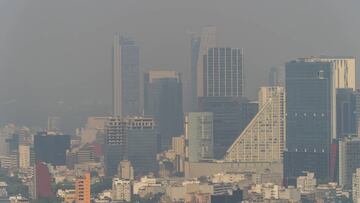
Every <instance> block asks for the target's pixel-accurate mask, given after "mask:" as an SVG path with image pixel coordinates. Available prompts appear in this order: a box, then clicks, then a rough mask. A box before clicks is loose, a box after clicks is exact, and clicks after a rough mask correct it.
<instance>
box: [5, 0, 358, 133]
mask: <svg viewBox="0 0 360 203" xmlns="http://www.w3.org/2000/svg"><path fill="white" fill-rule="evenodd" d="M359 8H360V1H359V0H341V1H339V0H315V1H314V0H267V1H260V0H234V1H230V0H177V1H175V0H142V1H137V0H61V1H59V0H41V1H40V0H1V1H0V26H1V29H0V123H4V122H6V121H17V122H18V123H21V124H26V125H38V126H45V125H46V117H47V115H48V114H49V113H50V112H56V113H57V114H60V115H62V116H63V117H65V118H68V119H66V121H67V122H68V123H72V125H73V126H76V125H78V123H79V122H81V121H83V119H84V116H87V115H96V114H106V112H110V107H111V105H110V104H111V46H112V36H113V33H115V32H121V33H124V34H126V35H128V36H131V37H132V38H134V39H135V40H136V41H137V43H138V45H139V46H140V48H141V69H142V70H149V69H172V70H177V71H179V72H181V73H182V74H183V79H184V88H185V96H187V95H188V94H187V92H188V91H187V90H188V88H189V85H188V83H187V82H188V81H190V41H189V35H188V33H190V31H200V30H201V28H202V27H204V26H206V25H214V26H216V27H217V30H218V44H219V46H231V47H236V48H244V57H245V74H246V78H245V81H246V95H247V96H249V97H250V98H252V99H256V93H257V89H258V87H259V86H261V85H266V83H267V70H268V69H269V68H270V67H272V66H283V64H284V63H285V62H286V61H288V60H291V59H293V58H297V57H303V56H309V55H351V56H356V57H358V56H359V55H360V40H359V38H360V23H359V22H360V13H359V11H358V10H359ZM187 104H188V103H187V102H186V101H185V105H187ZM75 124H76V125H75Z"/></svg>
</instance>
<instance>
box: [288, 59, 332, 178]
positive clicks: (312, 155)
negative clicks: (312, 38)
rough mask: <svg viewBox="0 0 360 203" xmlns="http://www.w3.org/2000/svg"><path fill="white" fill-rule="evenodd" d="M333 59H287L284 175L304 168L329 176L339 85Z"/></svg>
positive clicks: (299, 172) (296, 174)
mask: <svg viewBox="0 0 360 203" xmlns="http://www.w3.org/2000/svg"><path fill="white" fill-rule="evenodd" d="M334 71H335V68H334V65H333V63H332V62H317V61H316V62H312V61H311V62H309V61H307V60H303V59H298V60H295V61H291V62H288V63H287V64H286V70H285V80H286V88H285V89H286V102H287V104H286V113H287V117H286V127H287V137H286V147H287V152H286V153H285V158H284V166H285V169H284V175H285V177H288V178H290V177H296V176H299V175H301V173H302V171H311V172H315V175H316V177H318V178H320V179H321V178H328V177H329V168H328V167H329V160H330V144H331V140H332V139H334V138H336V89H335V87H336V86H335V80H334Z"/></svg>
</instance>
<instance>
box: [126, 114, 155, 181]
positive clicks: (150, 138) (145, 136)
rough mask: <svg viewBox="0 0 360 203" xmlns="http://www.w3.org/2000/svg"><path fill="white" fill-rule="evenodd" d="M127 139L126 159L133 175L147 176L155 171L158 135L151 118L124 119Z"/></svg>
mask: <svg viewBox="0 0 360 203" xmlns="http://www.w3.org/2000/svg"><path fill="white" fill-rule="evenodd" d="M126 123H127V137H128V147H127V148H128V159H129V160H130V161H131V163H132V165H133V166H134V169H135V173H137V174H138V173H143V174H147V173H148V172H155V171H156V163H157V161H156V154H157V152H158V134H157V131H156V127H155V122H154V120H153V119H152V118H145V117H129V118H126Z"/></svg>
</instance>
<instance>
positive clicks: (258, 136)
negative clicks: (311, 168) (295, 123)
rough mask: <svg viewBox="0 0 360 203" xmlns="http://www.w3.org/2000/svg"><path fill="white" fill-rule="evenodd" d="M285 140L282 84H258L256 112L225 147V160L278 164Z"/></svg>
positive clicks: (280, 160) (283, 91)
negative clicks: (278, 85)
mask: <svg viewBox="0 0 360 203" xmlns="http://www.w3.org/2000/svg"><path fill="white" fill-rule="evenodd" d="M285 140H286V124H285V90H284V87H261V88H260V91H259V112H258V113H257V114H256V116H255V117H254V118H253V120H252V121H251V122H250V123H249V125H248V126H247V127H246V128H245V130H244V131H243V132H242V133H241V134H240V135H239V137H238V138H237V139H236V141H235V142H234V143H233V144H232V145H231V147H230V148H229V149H228V151H227V152H226V155H225V160H227V161H232V162H280V163H281V162H282V160H283V151H284V147H285Z"/></svg>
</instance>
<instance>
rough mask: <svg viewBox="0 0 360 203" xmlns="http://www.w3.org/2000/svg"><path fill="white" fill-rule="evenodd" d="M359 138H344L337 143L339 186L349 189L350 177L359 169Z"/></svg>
mask: <svg viewBox="0 0 360 203" xmlns="http://www.w3.org/2000/svg"><path fill="white" fill-rule="evenodd" d="M359 154H360V138H358V137H350V136H349V137H344V138H342V139H341V140H340V141H339V184H340V185H341V186H343V187H344V188H345V189H351V183H352V181H353V180H352V175H353V173H355V172H356V169H357V168H360V156H359Z"/></svg>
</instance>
